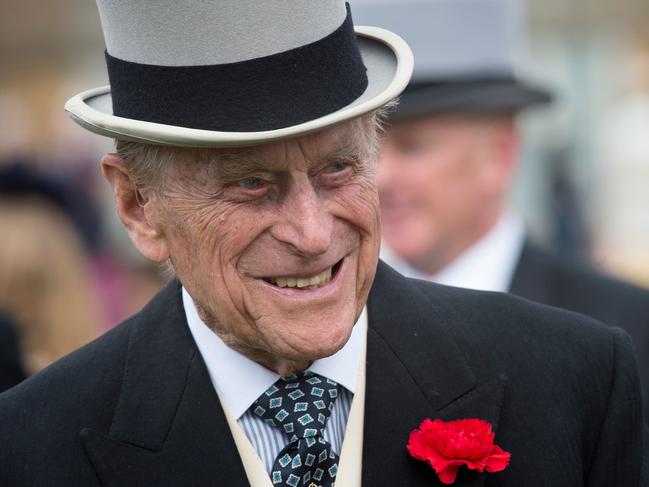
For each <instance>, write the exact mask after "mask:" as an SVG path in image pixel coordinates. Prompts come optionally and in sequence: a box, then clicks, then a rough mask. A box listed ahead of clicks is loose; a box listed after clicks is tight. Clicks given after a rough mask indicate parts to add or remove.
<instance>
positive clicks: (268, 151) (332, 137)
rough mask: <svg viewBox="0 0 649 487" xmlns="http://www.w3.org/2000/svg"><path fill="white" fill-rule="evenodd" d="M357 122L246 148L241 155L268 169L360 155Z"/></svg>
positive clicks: (360, 129)
mask: <svg viewBox="0 0 649 487" xmlns="http://www.w3.org/2000/svg"><path fill="white" fill-rule="evenodd" d="M363 135H364V134H363V133H362V127H361V126H360V124H354V123H345V124H341V125H338V126H334V127H329V128H327V129H325V130H322V131H319V132H314V133H311V134H307V135H303V136H300V137H295V138H291V139H286V140H282V141H278V142H274V143H271V144H265V145H261V146H257V147H251V148H249V149H247V151H246V152H245V154H247V155H250V156H251V157H253V158H254V159H257V160H259V161H262V162H263V163H264V164H266V165H268V166H269V168H274V167H278V166H279V167H282V166H285V165H288V164H317V163H319V162H322V161H323V160H326V159H331V158H338V157H347V156H349V157H351V156H354V155H360V153H362V152H363V150H365V147H364V137H363Z"/></svg>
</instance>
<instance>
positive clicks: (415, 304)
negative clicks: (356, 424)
mask: <svg viewBox="0 0 649 487" xmlns="http://www.w3.org/2000/svg"><path fill="white" fill-rule="evenodd" d="M368 315H369V330H368V337H367V372H366V377H367V379H366V380H367V385H366V399H365V426H364V446H363V485H366V486H375V485H394V486H397V485H408V486H431V485H442V484H441V483H437V484H436V482H438V481H437V477H436V475H435V473H434V471H433V470H432V469H431V468H430V467H429V466H427V465H426V464H425V463H423V462H419V461H416V460H414V459H412V458H410V456H409V455H408V453H407V451H406V444H407V442H408V436H409V434H410V431H411V430H413V429H414V428H416V427H417V426H418V425H419V424H420V423H421V421H423V420H424V419H425V418H440V419H444V420H452V419H459V418H480V419H484V420H486V421H489V422H490V423H492V425H493V426H494V428H497V424H498V417H499V412H500V406H501V401H502V397H503V393H504V388H505V383H506V379H505V378H504V377H503V376H499V377H494V378H492V380H489V381H487V382H484V383H479V382H478V381H477V379H476V377H475V375H474V372H473V371H472V369H471V367H470V366H469V363H468V362H467V360H466V358H465V357H464V355H463V353H462V351H461V350H460V349H459V347H458V345H457V344H456V343H455V341H454V340H453V339H452V338H451V337H450V335H449V333H448V330H447V328H446V327H447V326H452V323H453V320H452V318H451V316H450V315H449V314H448V312H447V311H443V310H440V309H439V308H438V307H437V306H436V305H435V304H434V303H432V302H431V301H430V300H429V299H428V298H427V297H426V296H425V295H423V293H422V292H421V291H420V290H419V289H418V288H417V287H416V286H415V285H414V284H413V283H412V281H409V280H406V279H405V278H403V277H402V276H401V275H399V274H397V273H396V272H394V271H393V270H392V269H390V268H389V267H387V266H386V265H385V264H382V263H380V264H379V269H378V272H377V276H376V279H375V282H374V286H373V288H372V293H371V295H370V299H369V301H368ZM485 478H486V475H485V474H478V473H476V472H465V471H462V472H461V474H460V475H459V476H458V479H457V481H456V483H455V484H454V485H455V486H458V487H469V486H470V487H479V486H482V485H483V484H484V481H485Z"/></svg>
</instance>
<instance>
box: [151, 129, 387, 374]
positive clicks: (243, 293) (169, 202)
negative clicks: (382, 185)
mask: <svg viewBox="0 0 649 487" xmlns="http://www.w3.org/2000/svg"><path fill="white" fill-rule="evenodd" d="M363 123H366V122H362V121H360V120H356V121H354V122H350V123H347V124H345V125H341V126H338V127H335V128H331V129H328V130H326V131H323V132H319V133H316V134H312V135H308V136H304V137H301V138H297V139H290V140H286V141H282V142H277V143H272V144H269V145H264V146H259V147H256V148H250V149H246V150H232V151H229V152H225V153H223V152H221V153H218V152H216V153H215V154H216V155H217V159H216V162H214V163H210V164H204V163H187V164H182V163H181V164H177V165H175V166H174V167H173V168H172V169H170V171H169V174H168V175H167V178H168V180H170V181H174V182H173V183H170V184H168V186H167V189H166V190H165V192H164V194H163V195H162V196H160V197H159V198H158V199H159V201H158V204H159V206H160V209H159V210H158V211H156V212H153V213H155V214H156V217H155V220H156V221H157V223H156V224H155V225H157V226H158V228H159V231H160V233H161V234H162V236H163V238H164V240H165V246H166V248H167V249H168V254H169V257H170V259H171V261H172V263H173V266H174V269H175V271H176V274H177V276H178V277H179V279H180V281H181V282H182V283H183V285H184V286H185V287H186V289H187V291H188V292H189V294H190V295H191V296H192V298H193V299H194V301H195V303H196V305H197V307H198V309H199V312H200V314H201V316H202V318H203V319H204V320H205V321H206V323H208V325H209V326H210V327H212V329H213V330H214V331H215V332H216V333H217V334H218V335H219V336H220V337H221V338H222V339H223V340H224V341H225V342H226V343H227V344H228V345H230V346H231V347H232V348H235V349H238V350H240V351H242V352H243V353H245V354H247V355H248V356H250V357H252V358H254V359H256V360H258V361H260V362H262V363H264V365H267V366H269V367H271V368H275V367H276V366H277V365H276V364H277V363H280V362H284V361H288V362H296V363H301V362H304V361H312V360H315V359H318V358H321V357H325V356H329V355H331V354H333V353H335V352H336V351H338V350H339V349H340V348H342V346H343V345H344V344H345V343H346V341H347V339H348V338H349V336H350V334H351V330H352V327H353V325H354V323H355V321H356V319H357V317H358V316H359V315H360V313H361V311H362V308H363V306H364V305H365V301H366V299H367V296H368V293H369V289H370V286H371V283H372V280H373V278H374V273H375V269H376V263H377V259H378V252H379V232H380V230H379V216H378V197H377V191H376V187H375V183H374V175H373V172H374V162H373V161H372V155H371V152H372V151H371V147H367V145H368V144H367V143H366V142H363V141H364V140H365V139H366V138H365V137H358V136H357V135H358V134H359V130H361V131H362V130H366V131H367V130H374V128H373V127H372V128H371V129H370V127H369V126H368V127H365V128H363V127H364V125H362V124H363ZM368 125H369V123H368ZM369 138H371V137H369ZM201 164H202V165H201Z"/></svg>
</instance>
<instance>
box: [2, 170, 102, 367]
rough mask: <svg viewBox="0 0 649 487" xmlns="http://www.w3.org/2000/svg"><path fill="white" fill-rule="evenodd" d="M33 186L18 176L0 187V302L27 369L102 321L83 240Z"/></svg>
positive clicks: (72, 345)
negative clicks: (18, 182) (16, 180)
mask: <svg viewBox="0 0 649 487" xmlns="http://www.w3.org/2000/svg"><path fill="white" fill-rule="evenodd" d="M7 179H8V178H7ZM7 179H4V180H3V184H7V183H8V181H7ZM41 183H42V180H41ZM48 187H49V188H50V190H52V191H54V186H52V185H50V186H48ZM41 190H42V184H41V185H39V184H37V183H36V180H32V183H31V184H27V183H26V179H25V178H23V179H22V182H21V185H20V187H18V185H12V189H11V191H9V190H8V189H7V188H3V189H2V190H0V235H2V238H1V239H0V308H2V309H4V310H6V311H7V312H8V313H9V314H10V315H11V317H12V318H13V321H14V322H15V326H16V330H15V333H16V335H17V337H18V340H19V343H20V351H21V359H22V363H23V364H24V368H25V370H26V372H27V373H28V374H33V373H35V372H38V371H39V370H40V369H42V368H44V367H46V366H47V365H49V364H51V363H52V362H54V361H56V360H58V359H60V358H61V357H63V356H64V355H66V354H68V353H70V352H72V351H73V350H76V349H77V348H79V347H81V346H82V345H85V344H86V343H88V342H89V341H91V340H92V339H94V338H96V337H97V336H99V334H100V332H101V331H102V329H101V325H102V323H103V321H102V318H101V316H102V315H101V312H100V308H99V306H98V302H97V301H98V300H97V296H96V292H95V289H94V287H93V281H92V278H91V270H90V263H89V260H88V257H87V254H86V251H85V247H84V244H83V240H82V238H81V236H80V235H79V233H78V232H77V229H76V227H75V226H74V224H73V223H72V221H71V220H70V218H69V217H68V216H67V214H66V213H65V212H64V211H63V209H62V207H61V206H59V204H58V203H57V202H55V201H59V200H55V199H53V198H52V194H53V193H52V192H48V193H45V192H43V191H41Z"/></svg>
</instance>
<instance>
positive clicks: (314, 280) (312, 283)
mask: <svg viewBox="0 0 649 487" xmlns="http://www.w3.org/2000/svg"><path fill="white" fill-rule="evenodd" d="M342 262H343V259H340V260H339V261H338V262H336V263H335V264H334V265H333V266H332V267H329V268H327V269H325V270H324V271H322V272H321V273H320V274H316V275H315V276H311V277H264V278H263V280H264V281H266V282H267V283H269V284H272V285H273V286H277V287H290V288H297V289H305V290H306V289H317V288H319V287H322V286H325V285H326V284H328V283H329V282H331V280H332V279H333V278H334V277H335V276H336V274H337V272H338V270H339V269H340V266H341V264H342Z"/></svg>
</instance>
